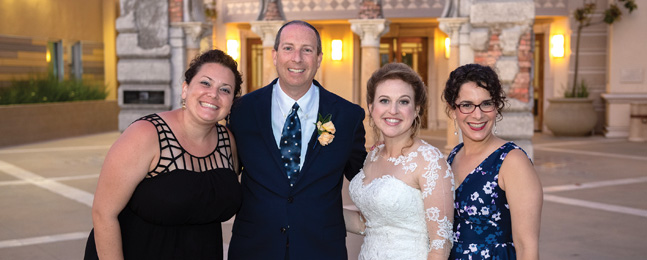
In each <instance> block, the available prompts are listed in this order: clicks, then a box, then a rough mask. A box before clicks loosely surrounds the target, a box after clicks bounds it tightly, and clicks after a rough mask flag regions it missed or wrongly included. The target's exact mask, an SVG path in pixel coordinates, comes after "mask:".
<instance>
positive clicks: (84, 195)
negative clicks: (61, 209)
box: [0, 161, 94, 207]
mask: <svg viewBox="0 0 647 260" xmlns="http://www.w3.org/2000/svg"><path fill="white" fill-rule="evenodd" d="M0 171H3V172H5V173H7V174H9V175H11V176H14V177H16V178H18V179H20V180H23V181H27V182H29V183H31V184H33V185H36V186H38V187H41V188H44V189H46V190H49V191H51V192H54V193H56V194H59V195H61V196H63V197H66V198H68V199H72V200H75V201H78V202H80V203H82V204H85V205H88V206H90V207H92V200H94V195H93V194H92V193H89V192H87V191H84V190H80V189H77V188H74V187H71V186H68V185H65V184H62V183H59V182H57V181H54V180H52V179H47V178H44V177H42V176H40V175H37V174H35V173H32V172H30V171H27V170H25V169H22V168H20V167H18V166H15V165H12V164H9V163H7V162H4V161H0Z"/></svg>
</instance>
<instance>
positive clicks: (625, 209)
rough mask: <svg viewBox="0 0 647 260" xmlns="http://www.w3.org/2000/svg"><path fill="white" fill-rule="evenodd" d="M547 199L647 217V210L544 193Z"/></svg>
mask: <svg viewBox="0 0 647 260" xmlns="http://www.w3.org/2000/svg"><path fill="white" fill-rule="evenodd" d="M544 200H545V201H551V202H556V203H561V204H566V205H572V206H578V207H585V208H590V209H597V210H604V211H609V212H614V213H622V214H628V215H634V216H639V217H644V218H647V210H642V209H635V208H629V207H623V206H617V205H612V204H606V203H599V202H592V201H586V200H579V199H571V198H565V197H560V196H555V195H550V194H544Z"/></svg>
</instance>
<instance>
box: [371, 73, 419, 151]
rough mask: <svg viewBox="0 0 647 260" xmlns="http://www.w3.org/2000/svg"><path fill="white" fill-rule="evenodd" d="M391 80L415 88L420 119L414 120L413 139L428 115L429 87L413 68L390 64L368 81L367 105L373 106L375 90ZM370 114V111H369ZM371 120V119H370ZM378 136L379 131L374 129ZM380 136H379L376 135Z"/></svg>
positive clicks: (415, 104) (414, 101) (414, 98)
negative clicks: (399, 81)
mask: <svg viewBox="0 0 647 260" xmlns="http://www.w3.org/2000/svg"><path fill="white" fill-rule="evenodd" d="M389 79H399V80H402V81H404V82H405V83H407V84H409V85H410V86H411V88H413V94H414V97H413V103H414V106H416V107H418V108H419V110H418V117H416V119H414V121H413V125H412V127H413V128H414V130H413V131H412V133H411V138H413V137H414V136H415V135H416V133H417V132H418V130H419V129H420V124H421V120H422V118H424V117H425V115H426V113H427V86H425V83H424V82H423V81H422V78H421V77H420V75H418V73H417V72H415V71H414V70H413V69H412V68H411V67H409V66H408V65H406V64H404V63H395V62H394V63H388V64H386V65H384V66H382V68H380V69H378V70H376V71H375V72H373V75H371V78H370V79H368V82H367V83H366V103H367V104H372V103H373V101H374V100H375V90H376V89H377V86H378V85H379V84H380V83H382V82H384V81H386V80H389ZM369 113H370V111H369ZM369 120H370V119H369ZM373 130H374V131H375V132H376V134H377V130H375V129H373ZM376 136H379V135H376Z"/></svg>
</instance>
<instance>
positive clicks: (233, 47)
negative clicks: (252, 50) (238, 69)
mask: <svg viewBox="0 0 647 260" xmlns="http://www.w3.org/2000/svg"><path fill="white" fill-rule="evenodd" d="M238 53H239V52H238V41H237V40H227V54H229V56H231V57H232V58H233V59H234V60H238V57H239V54H238Z"/></svg>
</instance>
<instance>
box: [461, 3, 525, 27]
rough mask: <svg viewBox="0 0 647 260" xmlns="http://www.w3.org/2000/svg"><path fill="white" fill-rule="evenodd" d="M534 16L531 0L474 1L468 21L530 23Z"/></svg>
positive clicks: (508, 24) (501, 24) (496, 24)
mask: <svg viewBox="0 0 647 260" xmlns="http://www.w3.org/2000/svg"><path fill="white" fill-rule="evenodd" d="M534 18H535V4H534V2H533V0H514V1H510V0H489V1H474V2H473V3H472V6H471V8H470V23H471V24H472V25H473V26H475V27H477V26H505V27H507V26H514V25H532V23H533V21H534Z"/></svg>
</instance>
